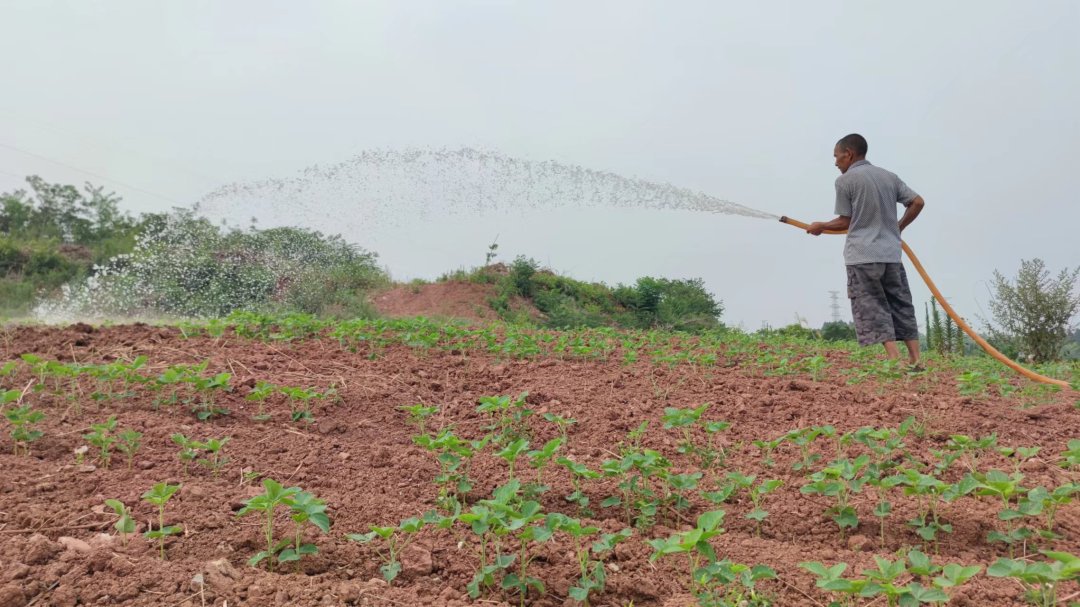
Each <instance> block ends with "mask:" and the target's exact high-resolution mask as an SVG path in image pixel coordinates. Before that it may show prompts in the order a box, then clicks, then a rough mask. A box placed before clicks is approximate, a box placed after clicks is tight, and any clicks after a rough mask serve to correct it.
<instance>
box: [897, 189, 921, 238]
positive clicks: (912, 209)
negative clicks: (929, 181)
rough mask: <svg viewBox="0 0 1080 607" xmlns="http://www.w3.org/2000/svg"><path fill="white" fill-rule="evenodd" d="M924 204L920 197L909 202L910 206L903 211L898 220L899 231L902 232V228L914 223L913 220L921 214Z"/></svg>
mask: <svg viewBox="0 0 1080 607" xmlns="http://www.w3.org/2000/svg"><path fill="white" fill-rule="evenodd" d="M925 204H926V202H925V201H923V199H922V196H916V197H915V200H912V201H911V204H909V205H908V206H907V210H906V211H904V216H903V217H901V218H900V231H901V232H903V231H904V228H906V227H908V224H910V223H911V222H913V221H915V218H916V217H918V216H919V213H921V212H922V208H923V206H924V205H925Z"/></svg>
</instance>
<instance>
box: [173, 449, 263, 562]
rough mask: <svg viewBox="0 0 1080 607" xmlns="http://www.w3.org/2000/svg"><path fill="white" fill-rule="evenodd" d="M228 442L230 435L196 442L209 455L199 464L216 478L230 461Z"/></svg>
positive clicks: (199, 461)
mask: <svg viewBox="0 0 1080 607" xmlns="http://www.w3.org/2000/svg"><path fill="white" fill-rule="evenodd" d="M227 442H229V437H228V436H226V437H225V438H210V439H207V440H206V442H201V443H195V444H194V446H196V447H197V448H199V449H201V450H202V451H204V452H206V455H207V457H205V458H202V459H200V460H198V463H199V465H202V466H206V467H207V468H210V470H212V471H213V473H214V477H215V478H217V476H218V475H219V474H221V469H222V468H224V467H225V464H228V463H229V457H228V456H227V455H225V443H227ZM279 560H280V559H279Z"/></svg>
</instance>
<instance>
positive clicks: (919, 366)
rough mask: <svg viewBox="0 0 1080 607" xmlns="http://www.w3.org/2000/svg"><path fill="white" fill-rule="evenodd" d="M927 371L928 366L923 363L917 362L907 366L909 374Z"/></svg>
mask: <svg viewBox="0 0 1080 607" xmlns="http://www.w3.org/2000/svg"><path fill="white" fill-rule="evenodd" d="M925 371H926V367H924V366H922V363H915V364H914V365H908V367H907V373H908V375H917V374H919V373H924V372H925Z"/></svg>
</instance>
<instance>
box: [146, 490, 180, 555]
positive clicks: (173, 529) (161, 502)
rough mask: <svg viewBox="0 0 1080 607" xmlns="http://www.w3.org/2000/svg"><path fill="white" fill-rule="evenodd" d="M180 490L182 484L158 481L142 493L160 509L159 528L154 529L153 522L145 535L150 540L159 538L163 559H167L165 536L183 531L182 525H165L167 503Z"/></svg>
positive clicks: (159, 547)
mask: <svg viewBox="0 0 1080 607" xmlns="http://www.w3.org/2000/svg"><path fill="white" fill-rule="evenodd" d="M179 490H180V485H170V484H168V483H158V484H156V485H154V486H153V487H152V488H151V489H150V490H149V491H147V492H146V493H144V494H143V495H142V498H143V500H145V501H147V502H149V503H150V504H153V505H154V506H157V509H158V528H157V529H154V525H153V523H150V524H149V525H148V527H147V531H146V532H145V533H144V534H143V535H145V536H146V539H148V540H155V539H156V540H158V549H159V550H160V551H161V560H165V538H166V537H168V536H170V535H176V534H177V533H180V532H181V531H183V527H182V526H181V525H169V526H168V527H166V526H165V503H166V502H168V501H169V499H170V498H171V497H172V496H173V495H174V494H175V493H176V492H177V491H179Z"/></svg>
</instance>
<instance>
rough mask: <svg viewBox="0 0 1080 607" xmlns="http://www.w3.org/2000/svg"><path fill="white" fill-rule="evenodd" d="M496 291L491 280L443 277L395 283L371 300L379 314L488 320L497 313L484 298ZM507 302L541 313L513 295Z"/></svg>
mask: <svg viewBox="0 0 1080 607" xmlns="http://www.w3.org/2000/svg"><path fill="white" fill-rule="evenodd" d="M496 295H497V292H496V287H495V285H493V284H480V283H472V282H461V281H447V282H437V283H433V284H404V285H397V286H395V287H393V288H391V289H389V290H387V291H383V292H381V293H378V294H376V295H375V296H373V297H372V298H371V301H372V304H374V306H375V309H376V310H378V312H379V314H382V315H383V316H389V317H395V318H400V317H414V316H426V317H428V318H461V319H465V320H475V321H492V320H499V314H498V312H496V311H495V310H494V309H492V307H491V304H490V303H488V302H489V301H491V299H493V298H494V297H496ZM511 306H512V307H513V308H514V309H515V310H518V309H524V310H526V311H527V312H528V313H529V314H530V315H531V316H534V317H539V316H541V313H540V311H539V310H537V309H536V308H535V307H533V306H532V304H530V303H529V302H528V301H526V300H524V299H522V298H520V297H515V298H514V300H513V301H512V302H511Z"/></svg>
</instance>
